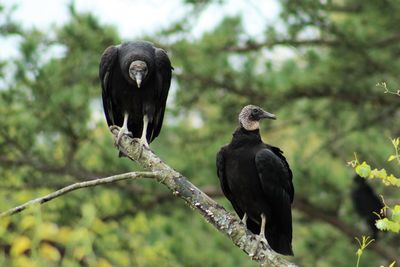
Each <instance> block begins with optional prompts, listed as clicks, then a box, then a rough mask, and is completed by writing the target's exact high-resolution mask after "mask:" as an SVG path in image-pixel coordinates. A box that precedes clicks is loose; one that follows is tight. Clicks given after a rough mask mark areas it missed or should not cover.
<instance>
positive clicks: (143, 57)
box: [99, 41, 173, 146]
mask: <svg viewBox="0 0 400 267" xmlns="http://www.w3.org/2000/svg"><path fill="white" fill-rule="evenodd" d="M172 69H173V68H172V66H171V62H170V60H169V58H168V56H167V54H166V52H165V51H164V50H162V49H160V48H157V47H154V46H153V44H152V43H150V42H146V41H136V42H126V43H123V44H120V45H117V46H110V47H108V48H107V49H106V50H105V51H104V53H103V55H102V57H101V61H100V71H99V76H100V80H101V87H102V97H103V107H104V113H105V115H106V119H107V124H108V126H111V125H116V126H119V127H121V129H120V132H119V134H118V137H117V144H118V143H119V140H120V138H121V137H122V135H123V134H130V135H132V137H134V138H140V141H141V143H142V144H144V145H146V146H148V144H149V143H150V142H151V141H153V140H154V138H156V137H157V136H158V134H159V133H160V130H161V126H162V122H163V118H164V111H165V104H166V101H167V97H168V91H169V87H170V84H171V72H172Z"/></svg>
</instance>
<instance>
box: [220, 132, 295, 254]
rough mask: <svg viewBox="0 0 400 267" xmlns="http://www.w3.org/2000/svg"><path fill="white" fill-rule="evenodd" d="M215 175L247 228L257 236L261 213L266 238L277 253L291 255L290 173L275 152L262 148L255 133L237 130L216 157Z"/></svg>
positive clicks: (265, 147) (276, 151) (263, 145)
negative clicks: (245, 215) (264, 221)
mask: <svg viewBox="0 0 400 267" xmlns="http://www.w3.org/2000/svg"><path fill="white" fill-rule="evenodd" d="M217 174H218V177H219V180H220V184H221V188H222V191H223V193H224V195H225V196H226V197H227V198H228V199H229V201H230V202H231V203H232V206H233V208H234V209H235V211H236V213H237V214H238V215H239V217H240V218H242V217H243V215H244V213H246V214H247V215H248V220H247V228H248V229H249V230H250V231H251V232H253V233H254V234H259V233H260V225H261V213H264V214H265V215H266V218H267V222H266V229H265V231H266V232H265V233H266V238H267V241H268V243H269V244H270V246H271V248H272V249H273V250H275V251H276V252H278V253H281V254H285V255H293V250H292V245H291V243H292V213H291V204H292V202H293V198H294V188H293V184H292V172H291V170H290V168H289V165H288V163H287V162H286V159H285V157H284V156H283V155H282V151H281V150H280V149H279V148H276V147H273V146H270V145H267V144H264V143H263V142H262V140H261V137H260V133H259V130H254V131H247V130H245V129H244V128H242V127H239V128H238V129H237V130H236V131H235V133H234V134H233V138H232V141H231V143H230V144H228V145H226V146H224V147H222V148H221V150H220V151H219V152H218V154H217Z"/></svg>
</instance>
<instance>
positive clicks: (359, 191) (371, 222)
mask: <svg viewBox="0 0 400 267" xmlns="http://www.w3.org/2000/svg"><path fill="white" fill-rule="evenodd" d="M353 181H354V186H353V188H352V191H351V198H352V201H353V206H354V208H355V210H356V212H357V213H358V215H359V216H360V217H362V218H363V219H364V220H365V221H366V223H367V224H368V226H369V228H370V229H371V232H372V238H374V239H377V238H378V232H379V230H378V228H376V226H375V221H376V220H378V219H379V217H378V215H377V214H376V213H378V214H379V212H380V210H381V209H382V208H383V207H384V205H383V203H382V200H381V199H380V198H379V197H378V196H377V195H376V194H375V192H374V190H373V189H372V187H371V186H370V185H369V184H368V183H367V181H366V180H365V179H364V178H361V177H360V176H358V175H356V176H354V179H353Z"/></svg>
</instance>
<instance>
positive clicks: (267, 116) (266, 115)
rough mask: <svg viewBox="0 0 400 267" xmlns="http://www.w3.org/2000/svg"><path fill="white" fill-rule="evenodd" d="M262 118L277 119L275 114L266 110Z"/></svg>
mask: <svg viewBox="0 0 400 267" xmlns="http://www.w3.org/2000/svg"><path fill="white" fill-rule="evenodd" d="M260 118H261V119H271V120H276V116H275V114H272V113H269V112H267V111H265V110H264V112H263V114H262V115H261V116H260Z"/></svg>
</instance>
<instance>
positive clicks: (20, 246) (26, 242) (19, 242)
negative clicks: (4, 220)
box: [10, 236, 32, 256]
mask: <svg viewBox="0 0 400 267" xmlns="http://www.w3.org/2000/svg"><path fill="white" fill-rule="evenodd" d="M31 243H32V242H31V240H30V239H29V238H27V237H26V236H18V237H17V238H15V239H14V242H13V244H12V247H11V252H10V253H11V255H12V256H18V255H21V254H22V253H24V252H25V251H26V250H28V249H30V247H31Z"/></svg>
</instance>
